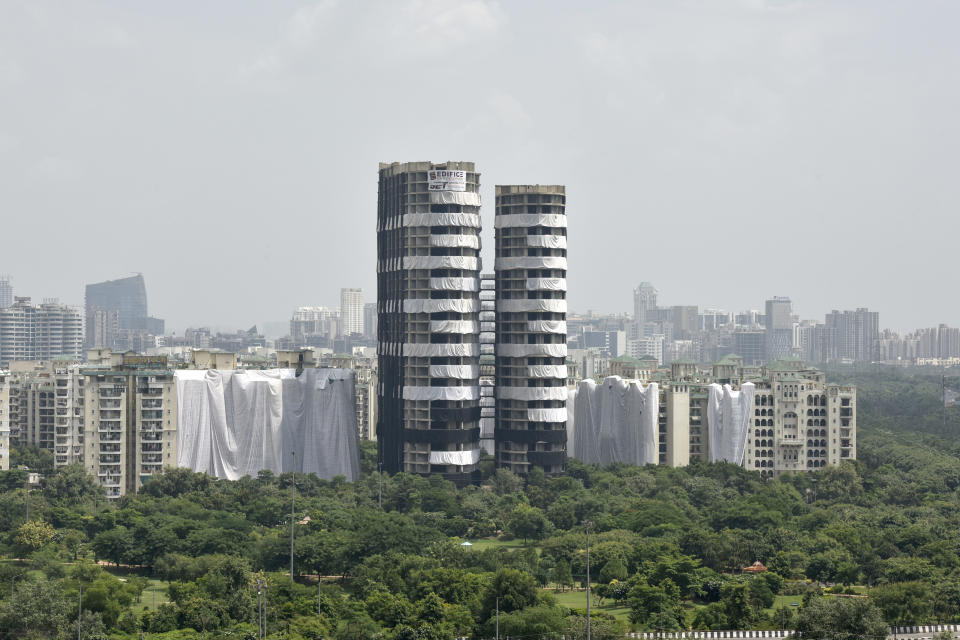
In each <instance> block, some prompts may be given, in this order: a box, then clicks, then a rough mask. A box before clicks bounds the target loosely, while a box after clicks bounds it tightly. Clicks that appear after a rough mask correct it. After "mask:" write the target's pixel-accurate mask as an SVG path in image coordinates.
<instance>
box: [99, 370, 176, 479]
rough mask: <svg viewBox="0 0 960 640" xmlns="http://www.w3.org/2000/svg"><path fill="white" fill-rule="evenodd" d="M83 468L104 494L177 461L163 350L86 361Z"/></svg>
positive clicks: (172, 389)
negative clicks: (97, 362) (154, 353)
mask: <svg viewBox="0 0 960 640" xmlns="http://www.w3.org/2000/svg"><path fill="white" fill-rule="evenodd" d="M80 373H81V375H82V376H83V393H84V397H83V406H84V411H85V416H84V420H83V427H84V431H83V434H84V435H83V445H84V456H83V460H84V468H85V469H86V471H87V473H89V474H90V475H92V476H94V477H96V478H97V479H98V480H99V481H100V484H101V485H103V487H104V488H105V490H106V492H107V497H108V498H119V497H120V496H123V495H126V494H128V493H135V492H136V491H137V489H139V487H140V486H141V485H142V484H143V482H145V481H146V480H149V479H150V477H151V476H153V475H154V474H156V473H159V472H160V470H161V469H163V468H164V467H175V466H176V465H177V388H176V384H175V381H174V375H173V371H172V370H171V369H169V368H168V367H167V362H166V358H165V357H163V356H135V355H120V354H115V355H113V356H112V364H111V365H109V366H106V365H104V364H100V365H98V366H92V367H84V368H83V369H81V371H80Z"/></svg>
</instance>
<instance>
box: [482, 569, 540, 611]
mask: <svg viewBox="0 0 960 640" xmlns="http://www.w3.org/2000/svg"><path fill="white" fill-rule="evenodd" d="M498 600H499V603H500V605H499V606H500V611H501V613H504V612H506V613H509V612H511V611H519V610H520V609H524V608H526V607H530V606H533V605H534V604H536V603H537V601H538V600H539V589H538V588H537V582H536V580H535V579H534V578H533V576H531V575H530V574H528V573H524V572H522V571H518V570H517V569H500V570H498V571H497V572H496V573H494V574H493V578H492V579H491V580H490V583H489V584H488V585H487V588H486V590H485V593H484V598H483V609H482V613H481V617H482V618H483V619H487V618H489V617H490V613H491V612H493V611H494V610H495V609H496V608H497V601H498Z"/></svg>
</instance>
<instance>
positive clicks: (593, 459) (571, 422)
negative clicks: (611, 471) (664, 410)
mask: <svg viewBox="0 0 960 640" xmlns="http://www.w3.org/2000/svg"><path fill="white" fill-rule="evenodd" d="M658 414H659V389H658V387H657V384H656V383H655V382H651V383H650V384H648V385H647V386H646V387H644V386H642V385H640V383H639V382H637V381H636V380H623V379H621V378H620V377H619V376H610V377H608V378H606V379H604V381H603V382H602V383H600V384H597V383H595V382H594V381H593V380H584V381H582V382H581V383H580V385H579V386H578V387H577V390H576V393H571V394H570V397H569V398H568V399H567V416H568V419H567V450H568V451H569V452H570V455H571V456H572V457H574V458H577V459H578V460H580V461H582V462H587V463H596V464H604V465H606V464H612V463H614V462H625V463H628V464H635V465H644V464H656V463H657V462H658V461H659V451H658V447H657V429H658V426H657V418H658ZM571 418H572V419H571Z"/></svg>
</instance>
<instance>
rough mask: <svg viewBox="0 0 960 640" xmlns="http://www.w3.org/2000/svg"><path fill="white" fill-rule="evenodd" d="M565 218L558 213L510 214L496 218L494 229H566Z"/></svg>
mask: <svg viewBox="0 0 960 640" xmlns="http://www.w3.org/2000/svg"><path fill="white" fill-rule="evenodd" d="M566 226H567V216H566V215H564V214H560V213H511V214H509V215H501V216H496V217H495V218H494V220H493V227H494V228H495V229H503V228H506V227H561V228H562V227H566Z"/></svg>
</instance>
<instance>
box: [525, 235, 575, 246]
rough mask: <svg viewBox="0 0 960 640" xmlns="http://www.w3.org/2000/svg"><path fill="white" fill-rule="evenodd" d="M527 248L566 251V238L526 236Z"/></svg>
mask: <svg viewBox="0 0 960 640" xmlns="http://www.w3.org/2000/svg"><path fill="white" fill-rule="evenodd" d="M527 246H528V247H541V248H544V249H566V248H567V236H527Z"/></svg>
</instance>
